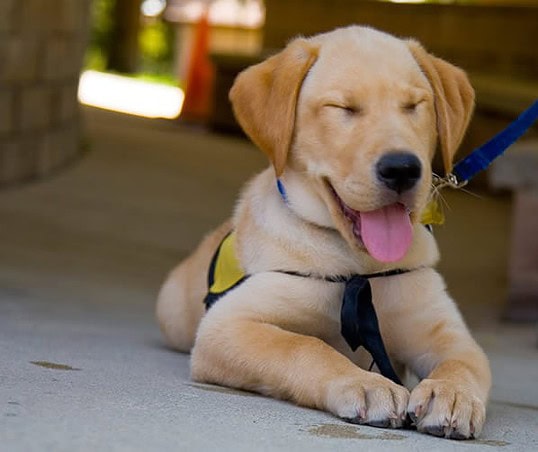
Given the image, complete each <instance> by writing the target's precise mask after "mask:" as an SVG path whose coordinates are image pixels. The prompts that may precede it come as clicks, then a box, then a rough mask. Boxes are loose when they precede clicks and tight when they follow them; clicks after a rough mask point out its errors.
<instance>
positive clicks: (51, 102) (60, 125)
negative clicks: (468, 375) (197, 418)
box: [0, 0, 538, 405]
mask: <svg viewBox="0 0 538 452" xmlns="http://www.w3.org/2000/svg"><path fill="white" fill-rule="evenodd" d="M352 23H357V24H367V25H371V26H373V27H376V28H380V29H382V30H385V31H388V32H390V33H393V34H395V35H398V36H402V37H414V38H416V39H418V40H419V41H421V42H422V43H423V44H424V45H425V46H426V47H427V48H428V49H429V50H430V51H432V52H433V53H435V54H436V55H437V56H440V57H442V58H445V59H447V60H449V61H451V62H453V63H455V64H457V65H459V66H461V67H462V68H464V69H465V70H466V71H467V72H468V73H469V75H470V78H471V80H472V83H473V85H474V87H475V89H476V92H477V108H476V113H475V116H474V119H473V121H472V123H471V126H470V129H469V132H468V134H467V137H466V139H465V142H464V143H463V145H462V147H461V151H460V156H463V155H465V154H466V153H468V152H470V151H471V150H472V149H473V148H474V147H475V146H477V145H479V144H482V143H483V142H484V141H486V140H487V139H489V138H491V137H492V136H493V135H494V134H495V133H496V132H498V131H500V130H501V129H502V128H504V127H505V126H506V125H508V124H509V123H510V122H511V121H513V120H514V119H515V118H516V117H517V115H518V114H519V113H520V112H521V111H523V110H524V109H525V108H526V107H528V106H529V105H530V104H531V103H532V102H533V101H534V100H535V99H537V98H538V46H537V43H538V1H537V0H453V1H451V0H387V1H381V0H380V1H376V0H363V1H361V0H330V1H329V0H213V1H211V0H207V1H202V0H93V1H91V0H1V1H0V338H3V340H4V342H3V344H4V345H5V347H4V350H11V352H12V353H18V354H19V355H18V356H24V358H23V361H24V360H25V361H24V362H25V363H27V362H29V361H31V358H32V357H33V358H40V356H33V354H32V353H33V352H31V350H32V347H34V346H36V344H41V345H40V346H42V347H45V348H44V349H43V354H48V356H49V357H51V356H52V357H54V356H55V357H56V359H57V360H61V359H63V360H64V361H65V360H68V361H69V360H70V361H73V360H74V358H73V356H77V357H78V358H79V361H82V364H80V366H84V365H86V366H91V365H92V359H93V358H94V357H95V355H93V354H91V353H89V352H88V353H89V354H88V355H84V354H80V349H78V348H77V349H73V350H71V352H73V353H71V354H70V353H69V350H70V349H69V347H67V346H66V344H67V343H71V342H72V341H73V340H74V339H73V338H74V337H77V334H78V333H81V332H82V333H81V334H83V335H84V334H87V337H86V338H87V340H88V343H85V345H84V347H88V348H87V349H88V350H93V349H92V345H91V343H92V341H93V340H96V339H95V338H96V337H105V338H114V340H116V341H119V343H123V344H124V345H125V346H126V347H128V345H127V343H128V342H129V343H130V344H135V343H138V344H139V345H140V344H141V343H144V344H146V345H147V343H146V342H144V341H146V339H147V338H148V337H149V338H151V341H153V342H152V345H151V346H150V349H151V347H153V349H156V348H158V345H156V344H160V337H159V333H158V331H157V328H156V326H155V325H154V322H153V305H154V302H155V298H156V294H157V291H158V288H159V286H160V284H161V282H162V280H163V279H164V277H165V274H166V273H167V271H168V270H169V269H171V268H172V267H173V266H174V265H175V264H176V263H177V262H179V260H180V259H182V258H183V257H185V256H186V255H187V254H188V253H189V252H190V251H191V250H192V249H193V248H194V247H195V246H196V244H197V242H198V241H199V239H200V238H201V237H202V236H203V235H204V234H205V233H206V232H207V231H208V230H210V229H211V228H212V227H214V226H216V225H217V224H219V223H220V222H221V221H222V220H224V219H225V218H227V217H228V216H229V215H230V213H231V211H232V209H233V205H234V200H235V199H236V196H237V193H238V190H239V189H240V187H241V186H242V185H243V183H244V182H245V181H246V180H247V179H248V178H249V177H250V176H251V175H253V174H254V173H255V172H256V171H258V170H260V169H262V168H264V167H265V165H266V164H267V163H266V160H265V158H264V157H263V156H262V155H261V153H260V152H259V151H258V150H256V149H255V148H254V146H252V145H251V144H250V143H249V142H248V141H247V140H246V138H245V137H244V136H243V135H242V134H241V132H240V130H239V128H238V126H237V124H236V122H235V120H234V118H233V115H232V112H231V109H230V105H229V102H228V99H227V93H228V90H229V88H230V86H231V84H232V82H233V79H234V77H235V76H236V75H237V73H238V72H239V71H241V70H242V69H244V68H245V67H247V66H249V65H251V64H254V63H257V62H259V61H261V60H263V59H264V58H265V57H266V56H267V55H269V54H271V53H273V52H275V51H278V49H280V48H282V47H283V46H284V45H285V43H286V42H287V41H288V40H289V39H290V38H291V37H293V36H295V35H297V34H304V35H309V34H313V33H317V32H321V31H326V30H330V29H332V28H335V27H337V26H344V25H349V24H352ZM444 198H445V203H444V206H445V207H444V209H445V214H446V218H447V220H446V223H445V225H443V226H440V227H437V228H436V229H435V235H436V236H437V238H438V240H439V244H440V248H441V254H442V260H441V263H440V265H439V267H440V270H441V272H442V273H443V275H444V276H445V277H446V280H447V284H448V287H449V291H450V292H451V293H452V294H453V295H454V297H455V299H456V301H457V303H458V305H459V306H460V309H461V310H462V312H463V314H464V316H465V318H466V320H467V321H468V323H469V324H470V326H471V327H472V328H473V330H474V331H475V334H476V335H477V337H478V338H479V340H480V342H481V343H482V345H484V347H486V349H487V350H488V353H489V355H490V357H493V358H492V362H493V365H494V371H495V372H496V373H497V376H500V377H499V379H498V380H497V381H498V382H499V381H501V382H504V383H497V386H496V390H497V394H501V395H506V394H510V397H512V399H511V400H514V398H515V399H517V400H519V401H520V402H522V403H527V402H528V403H530V402H529V401H528V400H527V401H525V396H524V395H521V394H519V393H517V388H518V387H520V386H521V385H523V384H524V382H525V381H536V378H535V377H537V378H538V367H537V363H538V361H536V358H537V356H536V354H537V351H538V349H537V348H536V345H537V337H536V327H535V325H536V321H537V320H538V126H537V125H535V126H534V127H533V128H532V129H531V130H530V131H529V132H528V133H527V134H526V135H525V137H524V138H523V139H522V140H520V141H519V142H518V143H517V144H516V145H514V146H513V147H512V148H511V149H510V150H509V151H508V154H507V156H505V157H504V158H503V159H500V160H499V161H498V163H496V164H495V165H494V166H493V167H492V168H491V169H490V170H489V171H487V172H486V173H484V174H481V175H480V177H478V178H477V179H476V180H475V181H473V183H472V184H471V185H470V186H468V187H466V188H465V190H461V191H457V192H456V191H450V190H448V189H447V190H445V193H444ZM120 337H123V338H124V339H123V340H124V342H122V339H120ZM137 341H138V342H137ZM75 342H76V341H75ZM97 343H99V342H97ZM6 344H8V345H6ZM22 344H27V345H28V344H31V346H30V345H28V347H25V346H24V345H22ZM47 344H49V345H47ZM88 344H90V345H88ZM99 344H100V343H99ZM47 347H49V348H47ZM66 347H67V348H66ZM506 347H508V348H506ZM103 348H107V346H106V345H104V344H101V348H99V351H97V349H95V350H94V351H95V353H101V352H102V349H103ZM62 350H67V351H65V353H64V352H63V351H62ZM507 350H508V351H507ZM45 351H46V353H45ZM131 352H132V353H137V352H136V351H135V348H134V346H133V348H132V349H131ZM520 352H521V353H523V354H524V359H523V361H521V362H519V364H518V365H517V366H515V367H516V368H518V369H520V371H519V373H517V372H516V376H514V374H506V375H505V374H503V372H507V371H508V369H513V368H514V366H513V365H508V364H507V363H506V361H503V359H504V358H502V357H503V356H504V357H506V356H507V355H510V356H516V355H517V354H518V353H520ZM147 353H148V355H149V356H153V355H150V353H151V352H150V351H148V352H147ZM503 353H504V355H503ZM120 355H121V356H123V355H122V352H121V351H118V355H117V356H120ZM117 356H116V355H115V357H114V359H116V358H117ZM518 356H519V355H518ZM495 357H498V360H497V361H496V360H495V359H496V358H495ZM50 359H52V358H50ZM148 359H149V358H148ZM161 359H162V357H161ZM111 360H112V358H111ZM522 363H523V364H522ZM512 364H513V363H512ZM155 366H156V367H158V366H159V360H157V359H156V360H155ZM522 366H523V367H522ZM525 366H527V367H525ZM77 367H78V366H77ZM21 369H23V368H22V367H21ZM521 369H525V370H521ZM21 372H22V370H21ZM531 374H532V377H530V375H531ZM502 375H505V378H504V380H503V379H502V378H501V377H502ZM508 375H509V376H508ZM1 378H2V377H1V375H0V381H1ZM503 385H504V386H503ZM503 391H504V392H503ZM514 394H516V395H514ZM517 394H519V395H517ZM499 397H501V396H499ZM510 397H508V395H507V396H506V398H507V399H508V398H510ZM537 397H538V395H537ZM501 398H502V397H501ZM535 402H536V405H538V400H536V401H535ZM533 403H534V402H533Z"/></svg>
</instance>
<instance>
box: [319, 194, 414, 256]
mask: <svg viewBox="0 0 538 452" xmlns="http://www.w3.org/2000/svg"><path fill="white" fill-rule="evenodd" d="M329 187H330V190H331V192H332V193H333V196H334V198H335V200H336V202H337V204H338V205H339V207H340V210H341V211H342V214H343V215H344V217H345V218H346V219H347V221H348V222H349V224H350V227H351V230H352V232H353V236H354V237H355V239H356V240H357V242H358V243H359V244H360V245H363V246H364V247H365V248H366V251H368V254H370V255H371V256H372V257H373V258H374V259H376V260H378V261H380V262H386V263H389V262H396V261H399V260H400V259H402V258H403V257H404V256H405V255H406V254H407V252H408V251H409V248H410V247H411V244H412V242H413V225H412V223H411V218H410V211H409V209H407V208H406V207H405V206H404V205H403V204H401V203H399V202H396V203H393V204H390V205H387V206H383V207H381V208H379V209H376V210H371V211H367V212H360V211H358V210H355V209H352V208H351V207H349V206H348V205H347V204H346V203H345V202H344V201H343V200H342V198H340V196H339V195H338V193H337V192H336V190H335V189H334V188H333V186H332V185H331V184H329Z"/></svg>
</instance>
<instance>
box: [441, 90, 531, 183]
mask: <svg viewBox="0 0 538 452" xmlns="http://www.w3.org/2000/svg"><path fill="white" fill-rule="evenodd" d="M536 119H538V100H536V101H534V103H533V104H532V105H531V106H530V107H529V108H527V110H525V111H524V112H523V113H521V115H519V117H518V118H517V119H516V120H515V121H514V122H512V123H511V124H510V125H509V126H508V127H507V128H506V129H504V130H502V131H501V132H499V133H498V134H497V135H495V136H494V137H493V138H492V139H491V140H489V141H488V142H486V143H484V144H483V145H482V146H480V147H478V148H476V149H475V150H474V151H473V152H471V153H470V154H469V155H468V156H467V157H465V158H464V159H462V160H460V161H459V162H458V163H457V164H456V165H455V166H454V170H453V171H452V173H450V174H448V175H447V176H446V180H445V181H444V182H445V184H446V185H449V186H452V187H454V188H458V187H462V186H463V185H465V184H466V183H467V182H468V181H469V180H471V179H472V178H473V177H474V176H476V174H478V173H479V172H480V171H483V170H485V169H486V168H487V167H488V166H489V165H490V164H491V163H492V162H493V160H495V159H496V158H497V157H500V156H501V155H502V154H504V152H505V151H506V149H508V147H509V146H511V145H512V144H513V143H514V142H515V141H516V140H517V139H518V138H520V137H521V136H522V135H523V134H524V133H525V132H526V131H527V130H528V129H529V128H530V127H531V126H532V125H533V124H534V122H535V121H536ZM441 183H442V182H441ZM443 185H444V184H443Z"/></svg>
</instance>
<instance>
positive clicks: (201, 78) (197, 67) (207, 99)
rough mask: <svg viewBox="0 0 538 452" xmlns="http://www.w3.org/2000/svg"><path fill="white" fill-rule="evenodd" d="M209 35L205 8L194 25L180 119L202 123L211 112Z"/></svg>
mask: <svg viewBox="0 0 538 452" xmlns="http://www.w3.org/2000/svg"><path fill="white" fill-rule="evenodd" d="M209 33H210V25H209V9H208V7H206V8H205V9H204V12H203V13H202V16H201V17H200V20H199V21H198V23H197V25H196V30H195V36H194V41H193V45H192V47H191V57H190V61H189V66H188V70H187V81H186V87H185V100H184V102H183V109H182V112H181V118H182V119H183V118H184V119H187V120H195V121H204V120H207V119H208V118H209V116H210V114H211V112H212V110H213V84H214V80H215V69H214V67H213V63H212V62H211V60H210V58H209Z"/></svg>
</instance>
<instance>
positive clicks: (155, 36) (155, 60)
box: [138, 19, 174, 74]
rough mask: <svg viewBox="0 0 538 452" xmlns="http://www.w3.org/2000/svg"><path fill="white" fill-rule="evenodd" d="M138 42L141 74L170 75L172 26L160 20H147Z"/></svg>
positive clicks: (172, 48)
mask: <svg viewBox="0 0 538 452" xmlns="http://www.w3.org/2000/svg"><path fill="white" fill-rule="evenodd" d="M138 41H139V46H140V60H141V61H140V63H141V70H142V72H144V73H151V74H163V73H164V74H171V71H172V62H173V59H174V53H173V52H174V46H173V29H172V26H171V25H170V24H167V23H165V22H164V21H162V20H160V19H151V20H147V21H146V22H145V23H144V24H143V25H142V29H141V31H140V35H139V39H138Z"/></svg>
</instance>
